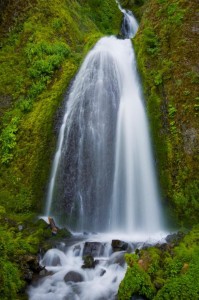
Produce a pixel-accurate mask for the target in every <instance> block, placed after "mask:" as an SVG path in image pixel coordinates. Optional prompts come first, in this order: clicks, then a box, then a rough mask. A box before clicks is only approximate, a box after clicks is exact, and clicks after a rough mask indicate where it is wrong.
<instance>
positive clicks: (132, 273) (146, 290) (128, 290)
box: [118, 262, 155, 300]
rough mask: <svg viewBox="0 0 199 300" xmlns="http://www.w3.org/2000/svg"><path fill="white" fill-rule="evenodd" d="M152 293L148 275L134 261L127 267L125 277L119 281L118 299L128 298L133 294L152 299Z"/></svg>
mask: <svg viewBox="0 0 199 300" xmlns="http://www.w3.org/2000/svg"><path fill="white" fill-rule="evenodd" d="M154 293H155V289H154V287H153V285H152V283H151V280H150V277H149V275H148V274H147V273H145V272H144V271H143V270H142V269H141V268H140V267H139V265H138V264H137V263H136V262H135V263H134V264H133V265H132V266H131V267H129V268H128V269H127V272H126V275H125V279H124V280H123V281H122V282H121V283H120V287H119V292H118V299H119V300H129V299H131V297H132V296H133V295H134V294H138V295H140V296H145V297H147V299H153V296H154Z"/></svg>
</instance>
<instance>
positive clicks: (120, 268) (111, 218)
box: [28, 2, 166, 300]
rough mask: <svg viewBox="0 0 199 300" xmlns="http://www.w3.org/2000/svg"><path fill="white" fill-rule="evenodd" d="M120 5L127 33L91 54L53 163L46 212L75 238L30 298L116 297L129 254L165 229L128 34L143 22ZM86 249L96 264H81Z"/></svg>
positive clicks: (59, 250)
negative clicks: (138, 22)
mask: <svg viewBox="0 0 199 300" xmlns="http://www.w3.org/2000/svg"><path fill="white" fill-rule="evenodd" d="M117 3H118V2H117ZM118 7H119V9H120V10H121V11H122V13H123V16H124V17H123V24H122V28H121V33H122V36H123V39H119V38H116V37H114V36H111V37H104V38H102V39H100V40H99V41H98V42H97V44H96V45H95V47H94V48H93V49H92V50H91V51H90V53H89V54H88V55H87V57H86V59H85V61H84V63H83V64H82V67H81V68H80V70H79V72H78V74H77V76H76V78H75V80H74V83H73V85H72V87H71V90H70V93H69V97H68V99H67V102H66V108H65V114H64V117H63V121H62V125H61V128H60V133H59V138H58V144H57V152H56V154H55V158H54V162H53V166H52V172H51V179H50V183H49V189H48V196H47V204H46V211H45V215H46V216H49V215H52V216H53V217H54V218H55V220H56V222H57V223H58V224H59V225H60V226H63V225H64V226H66V225H67V227H68V228H70V229H71V231H72V232H73V238H72V239H71V240H70V241H64V240H63V242H62V243H59V244H58V245H57V247H56V248H55V249H51V250H49V251H48V252H47V253H46V254H45V255H44V256H43V257H42V258H41V265H43V266H45V268H46V270H47V271H48V274H46V276H44V277H43V278H41V279H40V280H39V281H37V282H36V283H35V284H33V285H32V286H30V287H29V289H28V295H29V299H30V300H51V299H53V300H54V299H56V300H113V299H117V291H118V287H119V284H120V282H121V280H122V279H123V277H124V274H125V271H126V264H125V261H124V253H126V252H133V251H134V250H135V249H137V248H138V249H140V248H141V247H142V246H143V245H145V244H146V243H147V244H154V243H155V242H157V241H160V242H161V241H163V237H164V236H165V235H166V234H165V232H164V220H163V215H162V211H161V205H160V196H159V192H158V186H157V182H156V175H155V168H154V161H153V156H152V150H151V145H150V138H149V133H148V123H147V118H146V114H145V108H144V100H143V96H142V88H141V84H140V80H139V76H138V73H137V68H136V59H135V54H134V50H133V48H132V44H131V40H130V38H132V37H133V36H134V35H135V34H136V32H137V29H138V25H137V22H136V20H135V18H134V17H133V15H132V13H131V12H129V11H126V10H124V9H123V8H122V7H121V6H120V4H119V3H118ZM66 220H67V221H66ZM78 232H79V233H78ZM83 232H84V233H83ZM89 232H96V233H95V234H94V233H93V234H90V233H89ZM113 240H115V242H114V241H113ZM122 241H125V242H122ZM114 243H116V244H117V243H119V244H120V246H121V247H119V249H116V248H117V247H116V248H115V246H114ZM116 250H119V251H116ZM87 255H89V256H91V257H90V260H91V261H89V264H91V265H92V266H91V267H82V266H83V265H84V264H86V263H85V261H84V260H83V257H85V256H87Z"/></svg>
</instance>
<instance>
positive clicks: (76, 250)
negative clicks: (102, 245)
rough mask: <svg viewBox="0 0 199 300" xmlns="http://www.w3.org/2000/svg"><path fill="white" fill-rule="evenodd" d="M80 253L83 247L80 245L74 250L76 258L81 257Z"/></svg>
mask: <svg viewBox="0 0 199 300" xmlns="http://www.w3.org/2000/svg"><path fill="white" fill-rule="evenodd" d="M80 251H81V247H80V245H76V246H75V247H74V249H73V253H74V255H75V256H79V255H80Z"/></svg>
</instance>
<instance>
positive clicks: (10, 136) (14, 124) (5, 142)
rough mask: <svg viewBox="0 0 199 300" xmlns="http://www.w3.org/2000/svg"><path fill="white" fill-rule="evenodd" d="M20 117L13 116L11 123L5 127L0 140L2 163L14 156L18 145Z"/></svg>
mask: <svg viewBox="0 0 199 300" xmlns="http://www.w3.org/2000/svg"><path fill="white" fill-rule="evenodd" d="M18 124H19V118H18V117H13V118H12V119H11V121H10V123H9V124H8V125H7V126H6V127H5V128H4V129H3V131H2V133H1V136H0V142H1V147H2V148H1V151H2V159H1V161H2V163H4V164H7V163H8V162H9V161H10V160H11V159H12V158H13V149H14V148H15V146H16V139H17V137H16V133H17V131H18Z"/></svg>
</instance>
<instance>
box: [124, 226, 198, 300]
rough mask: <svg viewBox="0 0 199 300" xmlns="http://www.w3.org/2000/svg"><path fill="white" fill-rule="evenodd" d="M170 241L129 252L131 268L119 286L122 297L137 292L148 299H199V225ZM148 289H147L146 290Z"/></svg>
mask: <svg viewBox="0 0 199 300" xmlns="http://www.w3.org/2000/svg"><path fill="white" fill-rule="evenodd" d="M180 236H181V239H180V240H176V241H175V238H174V239H173V240H172V241H171V242H170V243H168V244H163V245H159V244H157V245H156V246H153V247H148V248H147V249H142V250H140V251H138V253H139V255H135V254H128V255H126V261H127V264H128V269H127V272H126V274H125V277H124V279H123V281H122V282H121V284H120V287H119V292H118V295H119V299H128V300H129V299H131V297H132V295H133V294H137V295H142V296H145V297H147V299H158V300H159V299H197V298H198V291H199V259H198V257H199V256H198V254H199V248H198V241H199V226H196V227H194V228H193V229H192V230H191V231H190V232H189V233H188V234H186V235H184V237H183V238H182V236H183V235H182V234H180ZM145 288H146V290H145Z"/></svg>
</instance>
